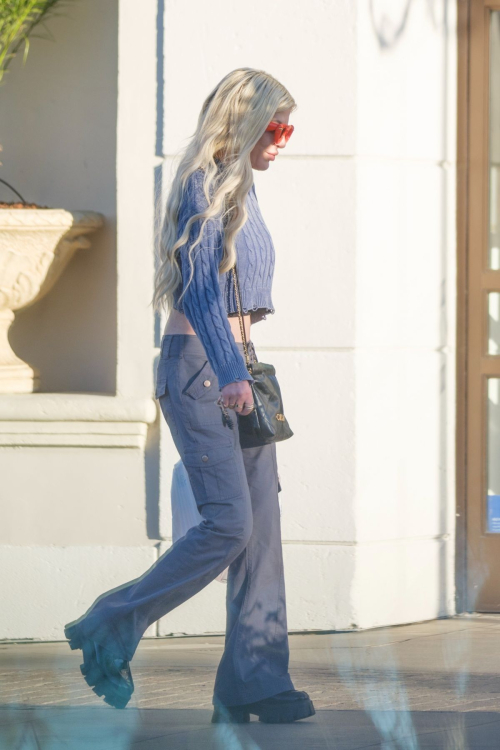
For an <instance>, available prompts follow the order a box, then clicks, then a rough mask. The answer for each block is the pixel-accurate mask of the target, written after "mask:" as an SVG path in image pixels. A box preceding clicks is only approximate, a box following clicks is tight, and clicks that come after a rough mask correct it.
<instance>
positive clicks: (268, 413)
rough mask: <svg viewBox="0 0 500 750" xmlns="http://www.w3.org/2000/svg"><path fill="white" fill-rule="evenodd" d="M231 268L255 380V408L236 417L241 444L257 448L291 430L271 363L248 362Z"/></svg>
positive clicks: (235, 278) (291, 433)
mask: <svg viewBox="0 0 500 750" xmlns="http://www.w3.org/2000/svg"><path fill="white" fill-rule="evenodd" d="M232 271H233V276H234V288H235V295H236V303H237V306H238V317H239V320H240V328H241V338H242V341H243V348H244V350H245V359H246V366H247V370H248V372H249V373H250V375H251V376H252V377H253V378H254V380H255V382H254V383H250V387H251V389H252V394H253V401H254V405H255V406H254V408H253V409H252V411H251V412H250V414H239V413H238V412H236V416H237V418H238V429H239V434H240V445H241V447H242V448H256V447H257V446H259V445H267V443H277V442H279V441H280V440H287V439H288V438H290V437H292V435H293V432H292V430H291V429H290V425H289V424H288V421H287V419H286V417H285V414H284V411H283V400H282V398H281V391H280V387H279V383H278V380H277V378H276V370H275V368H274V365H269V364H266V363H265V362H259V361H256V362H253V363H252V362H250V358H249V356H248V347H247V340H246V336H245V326H244V325H243V316H242V313H241V299H240V287H239V281H238V276H237V274H236V264H235V265H234V266H233V268H232Z"/></svg>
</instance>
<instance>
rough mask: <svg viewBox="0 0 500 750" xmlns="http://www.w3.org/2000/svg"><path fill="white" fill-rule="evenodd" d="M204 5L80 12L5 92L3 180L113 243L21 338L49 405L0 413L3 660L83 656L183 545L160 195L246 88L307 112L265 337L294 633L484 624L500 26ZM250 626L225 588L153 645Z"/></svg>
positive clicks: (444, 4) (43, 305)
mask: <svg viewBox="0 0 500 750" xmlns="http://www.w3.org/2000/svg"><path fill="white" fill-rule="evenodd" d="M194 6H196V7H193V3H188V4H186V3H184V4H182V3H177V2H173V1H172V0H147V1H146V2H144V3H142V4H141V7H140V10H138V8H137V3H133V2H132V0H107V2H106V3H102V2H99V1H98V0H87V2H85V3H79V4H75V5H74V6H73V7H71V9H70V10H68V11H66V15H64V16H62V17H58V18H56V19H54V20H53V21H52V22H51V27H50V28H51V31H52V33H53V35H54V37H55V40H54V41H53V42H50V43H49V42H47V41H45V40H38V39H35V40H33V41H32V44H31V49H30V53H29V56H28V60H27V63H26V65H25V66H24V67H23V66H22V64H21V60H20V59H16V60H15V61H14V63H13V65H12V67H11V69H10V71H9V73H8V76H6V78H5V85H4V87H3V94H2V97H1V100H0V111H1V113H0V123H1V125H0V142H1V144H2V147H3V151H2V162H3V165H2V167H1V172H0V176H2V177H4V179H6V180H7V181H9V182H10V183H12V184H15V186H16V188H17V189H18V190H19V191H20V192H21V193H22V194H23V196H24V197H25V198H26V200H28V201H33V202H36V203H38V204H39V205H42V206H50V207H51V208H62V209H66V210H69V211H92V212H97V213H99V214H100V215H101V216H102V221H103V224H102V226H101V227H100V228H99V229H98V230H96V231H95V232H94V233H93V234H92V236H90V237H89V243H90V245H89V247H86V248H83V249H80V250H78V251H77V252H76V253H75V257H74V258H73V259H72V260H71V262H70V263H69V264H68V267H67V268H66V269H65V271H64V273H63V274H62V275H61V278H60V279H59V280H58V281H57V283H56V284H55V285H54V287H53V289H52V290H51V291H50V293H48V294H47V295H46V296H45V297H44V298H43V299H41V300H39V301H38V302H36V303H35V304H33V305H30V306H27V307H26V308H25V309H22V310H19V311H18V312H17V313H16V318H15V321H14V323H13V325H12V328H11V331H10V343H11V345H12V348H13V349H14V351H15V352H16V353H17V354H18V355H19V356H20V357H22V359H23V360H25V361H27V362H29V363H30V364H31V365H33V366H35V367H36V368H37V369H38V370H39V372H40V387H39V390H38V391H37V392H36V393H24V394H20V393H16V394H11V393H3V394H0V475H1V476H2V480H3V481H2V490H1V495H2V498H1V499H2V506H3V507H2V518H3V520H4V523H3V524H2V525H1V528H0V535H1V536H0V556H1V560H2V569H3V570H4V576H3V577H2V582H1V584H0V587H1V595H2V601H3V602H4V605H6V606H4V607H3V608H2V614H0V638H1V639H44V640H62V639H63V638H64V634H63V625H64V624H65V623H66V622H69V621H70V620H73V619H76V618H77V617H79V616H80V615H81V614H83V613H84V612H85V611H86V610H87V608H88V607H89V606H90V605H91V604H92V602H93V601H94V599H95V598H96V597H97V596H99V595H100V594H102V593H103V592H104V591H107V590H109V589H111V588H114V587H116V586H119V585H121V584H123V583H125V582H126V581H128V580H131V579H132V578H135V577H138V576H140V575H142V573H144V572H145V570H146V569H147V568H148V567H149V566H150V565H152V564H153V563H154V562H155V560H156V559H158V557H159V556H160V555H161V554H163V552H165V551H166V550H167V549H168V547H169V546H170V545H171V543H172V538H171V508H170V485H171V478H172V469H173V466H174V464H175V463H176V462H177V460H178V454H177V452H176V450H175V447H174V445H173V442H172V440H171V437H170V433H169V431H168V428H167V425H166V424H165V422H164V421H163V418H162V417H161V414H160V410H159V407H158V404H157V402H155V400H154V397H153V396H154V375H155V367H156V362H157V358H158V354H159V344H160V339H161V334H162V330H163V327H164V325H165V320H164V319H162V318H161V316H158V315H155V314H154V313H153V310H152V307H151V304H150V302H151V297H152V294H153V275H154V253H153V248H154V243H155V226H156V225H157V223H158V213H155V196H156V197H158V196H160V201H159V205H160V206H161V205H162V199H161V197H162V196H163V198H164V197H165V196H166V192H167V190H168V187H169V183H170V180H171V179H172V175H173V170H174V168H175V163H176V162H175V158H176V155H177V154H178V152H179V150H180V149H181V148H182V147H183V146H184V145H185V143H186V140H187V138H188V137H189V136H190V135H191V134H192V133H193V131H194V127H195V123H196V118H197V116H198V112H199V109H200V107H201V104H202V101H203V99H204V97H205V96H206V95H207V94H208V92H209V91H210V90H211V89H212V88H213V86H214V85H215V84H216V83H217V82H218V81H219V80H220V79H221V78H222V77H223V76H224V75H225V74H226V73H227V72H229V71H230V70H232V69H234V68H237V67H241V66H249V67H255V68H261V69H263V70H266V71H267V72H269V73H271V74H273V75H274V76H275V77H277V78H278V79H279V80H281V81H282V82H283V83H284V84H285V85H286V86H287V88H289V90H290V92H291V93H292V95H293V96H294V97H295V99H296V101H297V103H298V109H297V110H296V112H294V113H293V116H292V119H291V122H292V123H293V124H294V125H295V132H294V135H293V138H292V140H291V141H290V143H289V144H288V146H287V148H286V150H285V151H284V152H283V153H282V154H281V155H280V159H279V160H278V162H277V163H275V164H272V165H271V168H270V169H269V170H268V171H266V172H265V173H255V184H256V189H257V194H258V196H259V203H260V206H261V209H262V212H263V215H264V218H265V220H266V223H267V225H268V227H269V229H270V231H271V234H272V236H273V240H274V244H275V247H276V267H275V276H274V285H273V301H274V304H275V307H276V313H275V314H274V315H269V316H268V318H267V320H265V321H262V322H260V323H258V324H256V325H255V326H254V327H253V328H252V339H253V341H254V343H255V346H256V350H257V353H258V356H259V358H260V359H262V360H263V361H270V362H273V364H275V367H276V372H277V375H278V377H279V380H280V385H281V388H282V392H283V397H284V403H285V406H286V411H287V418H288V420H289V422H290V425H291V426H292V428H293V430H294V433H295V434H294V436H293V438H292V439H291V440H288V441H285V442H283V443H281V444H279V445H278V464H279V472H280V479H281V486H282V492H281V493H280V498H281V503H282V517H281V520H282V540H283V551H284V559H285V584H286V592H287V609H288V625H289V630H290V631H291V632H293V631H304V630H352V629H363V628H372V627H377V626H383V625H389V624H398V623H408V622H416V621H421V620H428V619H433V618H436V617H446V616H450V615H452V614H454V613H455V612H457V611H462V609H464V608H467V607H470V606H471V599H470V597H469V599H468V600H467V596H466V591H467V586H468V585H469V584H467V575H468V572H467V571H469V570H470V568H467V545H468V544H469V543H468V542H467V533H468V527H467V526H466V523H465V512H462V510H463V509H464V508H466V506H467V502H469V498H470V493H469V494H467V492H466V491H465V485H464V484H463V481H465V479H464V477H465V475H464V473H463V471H462V470H463V465H464V461H466V460H468V459H467V456H468V455H469V454H468V453H466V450H468V449H466V448H465V445H466V433H465V430H466V424H465V417H464V415H465V411H466V409H465V396H466V381H465V377H464V373H465V369H466V367H465V362H466V357H467V356H469V354H468V352H469V349H468V344H467V342H466V339H465V336H464V332H465V330H466V325H465V324H466V320H465V318H466V316H467V314H468V313H467V311H466V308H465V307H464V304H465V298H466V293H465V290H466V279H465V276H464V268H465V267H466V266H465V264H466V259H467V257H468V255H467V253H468V252H469V250H468V247H469V246H468V245H467V228H466V227H467V226H468V223H467V221H466V215H468V214H467V212H468V211H469V208H468V203H467V201H466V192H464V191H465V189H466V179H465V177H466V174H468V162H467V159H468V153H469V152H468V150H467V149H466V148H465V145H466V140H467V139H466V137H465V136H464V132H465V130H464V128H466V124H467V123H468V122H469V120H470V115H469V114H468V110H467V107H468V101H469V99H468V96H467V94H466V93H464V92H466V89H465V88H464V87H465V86H466V84H467V81H468V70H469V67H468V66H469V65H470V63H469V62H467V60H468V59H469V58H468V56H467V55H466V54H465V50H466V49H468V45H470V44H472V43H473V39H472V37H471V36H470V33H469V32H470V28H469V25H470V20H471V17H472V16H474V13H477V12H479V15H480V16H481V18H482V19H483V25H484V19H485V18H487V19H488V23H489V24H490V25H489V26H488V28H489V29H491V30H492V31H491V34H492V36H491V40H492V42H493V44H492V49H493V48H495V49H496V50H497V51H496V54H500V35H498V32H497V36H494V34H493V29H494V28H496V29H497V30H498V25H496V26H495V23H497V20H498V18H497V17H498V14H500V7H499V8H498V9H497V10H495V8H494V4H493V3H491V2H486V0H484V1H483V0H478V2H477V3H476V5H475V0H471V3H468V2H465V1H463V2H462V0H458V2H457V1H456V0H441V1H440V2H435V3H431V2H423V0H422V2H420V1H419V2H411V0H401V1H400V2H388V1H387V0H352V1H351V0H331V1H330V2H328V3H324V2H321V1H320V0H311V2H308V3H307V4H305V3H304V2H301V1H300V0H292V3H291V4H290V3H289V4H288V5H287V6H286V8H285V7H284V6H282V5H280V6H276V8H275V9H274V10H273V7H272V3H271V6H270V5H269V2H263V0H257V2H256V4H255V3H254V6H253V10H252V12H251V13H250V14H249V13H248V10H247V7H246V6H243V5H241V4H238V3H235V2H232V1H231V0H215V4H214V3H212V4H211V5H210V7H209V6H207V5H206V4H204V3H201V2H199V0H194ZM278 9H279V15H278V16H276V13H275V11H277V10H278ZM478 9H479V11H478ZM495 12H496V13H497V17H495V19H496V20H495V21H493V20H491V19H490V16H488V15H487V14H488V13H492V14H494V13H495ZM481 13H482V15H481ZM485 14H486V15H485ZM194 18H196V21H195V22H194V21H193V19H194ZM491 18H493V16H492V17H491ZM266 19H271V21H272V22H270V23H266ZM490 20H491V23H490ZM483 33H485V32H484V29H483ZM495 45H496V46H495ZM483 67H484V66H483ZM481 86H482V87H483V88H482V90H483V91H484V90H485V89H484V86H485V80H484V72H483V79H481ZM499 127H500V126H499V121H498V118H497V123H496V128H497V129H496V131H494V129H493V128H492V132H494V133H496V136H497V137H496V148H498V143H499V141H498V132H499ZM461 138H462V140H461ZM464 139H465V140H464ZM464 149H465V150H464ZM460 159H463V162H462V161H460ZM492 159H493V157H492ZM462 167H463V168H462ZM495 185H496V183H495ZM5 190H6V189H5V188H4V187H2V192H1V193H0V197H1V199H3V200H11V197H10V196H8V195H7V193H6V192H5ZM483 200H484V198H483ZM492 252H493V251H492ZM495 280H496V277H495ZM490 281H491V279H490ZM499 290H500V286H499ZM497 294H498V293H497ZM492 299H493V298H492ZM495 299H496V298H495ZM492 304H493V303H492ZM493 338H494V337H493ZM490 374H491V372H490ZM491 419H492V420H493V421H492V422H491V424H492V429H493V428H494V415H493V416H492V417H491ZM493 463H494V462H493ZM478 465H479V464H478ZM492 465H493V464H492ZM457 478H458V480H459V482H458V483H457ZM492 482H493V484H492V485H491V487H492V489H491V491H490V492H489V494H490V495H493V494H494V491H493V490H495V487H494V481H493V480H492ZM495 492H497V493H500V489H496V490H495ZM491 503H492V504H491V505H490V506H489V507H490V510H491V509H492V508H493V510H494V507H493V506H494V503H493V501H491ZM493 510H491V512H493ZM499 515H500V514H499ZM457 540H458V543H457ZM5 571H8V573H7V574H6V573H5ZM470 585H473V584H470ZM466 600H467V601H466ZM467 602H468V603H467ZM474 608H475V604H474V603H472V609H474ZM224 629H225V584H223V583H221V582H219V581H214V582H212V583H211V584H209V585H208V586H207V587H206V588H205V589H204V590H203V591H202V592H200V593H199V594H198V595H197V596H195V597H193V598H192V599H190V600H189V601H188V602H186V603H184V604H183V605H181V606H180V607H178V608H177V609H175V610H174V611H172V612H170V613H169V614H168V615H166V616H165V617H164V618H162V619H161V620H160V621H158V623H156V624H154V625H152V626H151V627H150V628H149V629H148V631H147V632H146V633H145V636H147V637H149V636H152V637H154V636H164V635H171V634H184V633H186V634H205V633H223V632H224Z"/></svg>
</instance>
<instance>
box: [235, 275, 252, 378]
mask: <svg viewBox="0 0 500 750" xmlns="http://www.w3.org/2000/svg"><path fill="white" fill-rule="evenodd" d="M232 271H233V277H234V291H235V295H236V305H237V307H238V318H239V321H240V330H241V338H242V341H243V349H244V350H245V359H246V365H247V369H248V371H249V372H250V375H251V374H252V370H251V367H252V365H251V364H250V357H249V356H248V348H247V339H246V336H245V326H244V325H243V316H242V314H241V300H240V284H239V281H238V276H237V274H236V263H235V264H234V266H233V267H232Z"/></svg>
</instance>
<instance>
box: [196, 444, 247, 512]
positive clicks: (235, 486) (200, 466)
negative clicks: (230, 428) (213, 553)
mask: <svg viewBox="0 0 500 750" xmlns="http://www.w3.org/2000/svg"><path fill="white" fill-rule="evenodd" d="M182 460H183V463H184V465H185V467H186V471H187V472H188V474H189V479H190V482H191V487H192V490H193V493H194V496H195V498H196V502H197V505H198V508H199V510H200V513H201V506H203V505H204V504H205V503H211V502H213V503H216V504H217V503H218V501H221V500H231V499H232V498H235V497H238V496H239V495H242V494H243V487H242V477H241V472H240V466H239V464H238V456H237V455H236V451H235V449H234V447H233V446H232V445H230V444H228V445H213V444H210V443H203V444H200V445H198V446H196V447H190V448H187V449H186V450H185V451H184V456H183V459H182ZM214 513H216V511H214ZM214 513H212V514H211V516H213V515H214Z"/></svg>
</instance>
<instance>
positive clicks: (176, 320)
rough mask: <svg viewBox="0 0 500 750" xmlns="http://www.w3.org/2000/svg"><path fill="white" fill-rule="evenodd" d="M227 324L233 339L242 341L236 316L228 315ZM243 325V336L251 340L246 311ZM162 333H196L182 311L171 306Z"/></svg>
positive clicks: (249, 320)
mask: <svg viewBox="0 0 500 750" xmlns="http://www.w3.org/2000/svg"><path fill="white" fill-rule="evenodd" d="M227 319H228V321H229V325H230V326H231V331H232V332H233V335H234V340H235V341H239V342H241V341H242V338H241V329H240V320H239V317H238V316H234V317H233V316H231V317H229V316H228V318H227ZM243 325H244V326H245V336H246V340H247V341H251V340H252V339H251V337H250V326H251V315H250V313H247V314H246V315H243ZM163 333H164V335H165V336H166V335H168V334H171V333H187V334H189V335H191V336H196V333H195V331H194V329H193V327H192V325H191V323H190V322H189V320H188V319H187V318H186V316H185V315H184V313H182V312H180V310H175V309H173V308H172V310H171V311H170V315H169V316H168V319H167V324H166V326H165V330H164V331H163Z"/></svg>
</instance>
